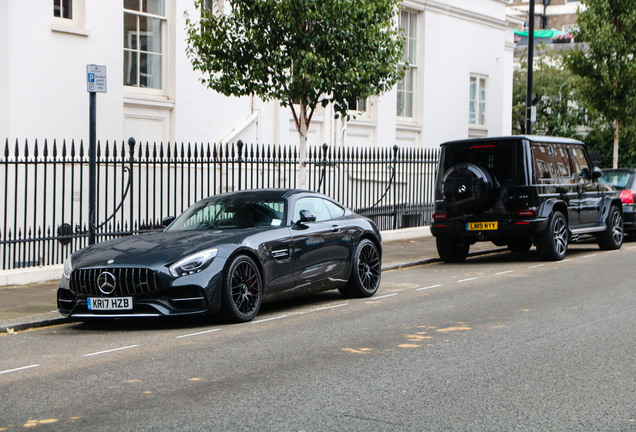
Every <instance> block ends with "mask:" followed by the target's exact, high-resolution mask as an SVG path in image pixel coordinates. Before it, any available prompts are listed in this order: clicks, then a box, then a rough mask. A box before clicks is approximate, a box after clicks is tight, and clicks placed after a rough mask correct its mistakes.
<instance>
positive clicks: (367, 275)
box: [358, 242, 380, 292]
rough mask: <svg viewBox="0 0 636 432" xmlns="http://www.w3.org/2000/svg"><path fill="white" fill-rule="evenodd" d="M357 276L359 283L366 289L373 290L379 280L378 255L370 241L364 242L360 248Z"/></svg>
mask: <svg viewBox="0 0 636 432" xmlns="http://www.w3.org/2000/svg"><path fill="white" fill-rule="evenodd" d="M358 277H359V278H360V284H361V285H362V287H363V288H364V289H365V290H366V291H369V292H371V291H373V292H375V290H376V289H377V287H378V283H379V281H380V256H379V255H378V250H377V249H376V248H375V245H374V244H373V243H371V242H365V243H364V245H362V248H361V249H360V254H359V260H358Z"/></svg>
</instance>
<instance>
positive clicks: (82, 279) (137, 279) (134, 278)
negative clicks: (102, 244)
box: [70, 268, 159, 296]
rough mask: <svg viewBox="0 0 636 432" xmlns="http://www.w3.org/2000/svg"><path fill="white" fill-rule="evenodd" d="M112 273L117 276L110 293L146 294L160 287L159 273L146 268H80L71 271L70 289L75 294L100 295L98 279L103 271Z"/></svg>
mask: <svg viewBox="0 0 636 432" xmlns="http://www.w3.org/2000/svg"><path fill="white" fill-rule="evenodd" d="M106 272H107V273H110V274H111V275H112V276H114V277H115V284H114V285H115V289H114V291H113V292H112V293H110V295H113V296H129V295H134V294H146V293H151V292H153V291H157V290H158V289H159V284H158V281H157V275H156V274H155V272H154V271H152V270H149V269H145V268H100V269H78V270H74V271H73V273H71V280H70V289H71V291H73V292H74V293H75V294H86V295H98V296H102V295H104V293H103V292H102V291H100V289H99V284H98V281H97V279H98V278H99V275H100V274H102V273H106Z"/></svg>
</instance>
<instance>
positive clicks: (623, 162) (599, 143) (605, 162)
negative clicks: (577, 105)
mask: <svg viewBox="0 0 636 432" xmlns="http://www.w3.org/2000/svg"><path fill="white" fill-rule="evenodd" d="M613 141H614V126H613V124H612V123H608V122H598V123H597V124H594V125H593V127H592V129H591V130H590V131H589V132H588V134H587V135H586V136H585V145H586V146H587V149H588V151H589V152H590V154H597V155H598V156H599V161H598V165H599V166H600V167H601V168H611V167H612V164H613V160H612V159H613ZM620 142H621V148H622V151H621V152H620V154H619V156H618V166H619V167H636V151H635V149H636V134H634V132H633V131H630V130H629V129H627V128H621V130H620Z"/></svg>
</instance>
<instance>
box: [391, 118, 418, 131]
mask: <svg viewBox="0 0 636 432" xmlns="http://www.w3.org/2000/svg"><path fill="white" fill-rule="evenodd" d="M395 127H396V129H397V130H401V131H409V132H422V130H423V129H424V128H423V127H422V125H420V124H418V123H417V122H415V121H411V122H408V121H407V120H406V119H405V118H401V119H400V118H398V123H397V124H396V126H395Z"/></svg>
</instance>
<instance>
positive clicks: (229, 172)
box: [0, 140, 439, 269]
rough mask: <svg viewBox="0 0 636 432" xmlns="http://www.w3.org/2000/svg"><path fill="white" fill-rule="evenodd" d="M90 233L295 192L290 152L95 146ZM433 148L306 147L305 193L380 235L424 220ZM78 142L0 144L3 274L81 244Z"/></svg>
mask: <svg viewBox="0 0 636 432" xmlns="http://www.w3.org/2000/svg"><path fill="white" fill-rule="evenodd" d="M96 156H97V171H96V175H97V178H96V184H97V200H96V207H97V208H96V223H95V237H96V239H97V241H104V240H108V239H111V238H114V237H119V236H123V235H130V234H136V233H141V232H145V231H151V230H156V229H160V228H161V220H162V219H163V218H164V217H165V216H169V215H178V214H179V213H181V212H182V211H183V210H185V209H186V208H187V207H188V206H189V205H191V204H192V203H194V202H195V201H197V200H199V199H201V198H204V197H208V196H211V195H215V194H219V193H223V192H227V191H232V190H240V189H257V188H286V187H296V169H297V157H298V156H297V152H296V148H295V147H291V146H281V145H261V144H254V145H243V143H242V142H240V141H239V142H238V143H236V144H234V143H232V144H199V143H193V144H190V143H188V144H184V143H181V144H175V143H169V144H165V145H164V144H161V143H142V144H141V145H139V144H135V142H134V140H129V142H103V143H98V146H97V155H96ZM438 157H439V151H438V150H437V149H401V148H398V147H397V146H395V147H386V148H384V147H383V148H374V149H370V148H330V147H328V146H327V145H323V146H317V147H310V148H309V149H308V152H307V188H308V189H311V190H315V191H319V192H322V193H324V194H326V195H329V196H331V197H333V198H334V199H336V200H338V201H339V202H341V203H343V204H344V205H346V206H347V207H349V208H351V209H352V210H354V211H357V212H359V213H361V214H364V215H367V216H369V217H370V218H372V219H374V220H375V221H376V223H377V224H378V226H379V227H380V229H382V230H386V229H398V228H405V227H412V226H422V225H427V224H428V223H430V219H431V214H432V203H433V183H434V180H435V174H436V169H437V160H438ZM88 162H89V161H88V154H87V147H86V146H85V144H84V142H83V141H79V142H76V141H70V142H68V141H63V142H61V143H59V142H57V141H53V142H51V143H49V142H48V141H44V142H43V143H40V142H37V141H35V142H33V143H29V142H27V141H25V142H24V143H19V142H17V141H16V143H15V145H13V144H11V145H10V144H9V142H8V141H6V143H5V149H4V153H3V157H1V158H0V179H1V180H0V181H3V182H4V186H5V187H4V188H2V191H0V194H4V196H3V197H2V198H4V199H1V200H0V214H2V215H3V219H2V221H0V268H1V269H13V268H24V267H32V266H43V265H51V264H61V263H62V262H64V259H65V258H66V257H67V256H68V255H69V254H70V253H71V252H73V251H75V250H77V249H79V248H81V247H84V246H86V245H87V244H88V233H89V226H88V223H89V209H88V185H89V179H88V174H89V170H88Z"/></svg>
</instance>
